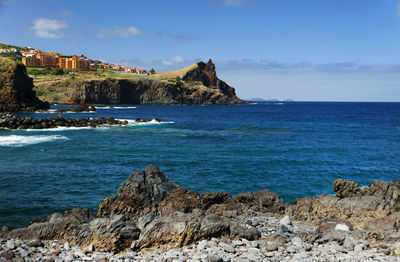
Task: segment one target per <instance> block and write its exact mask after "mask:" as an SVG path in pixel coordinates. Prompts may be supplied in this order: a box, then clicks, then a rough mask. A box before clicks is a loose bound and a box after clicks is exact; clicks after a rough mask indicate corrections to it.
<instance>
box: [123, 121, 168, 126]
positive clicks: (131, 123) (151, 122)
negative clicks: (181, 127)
mask: <svg viewBox="0 0 400 262" xmlns="http://www.w3.org/2000/svg"><path fill="white" fill-rule="evenodd" d="M118 120H119V121H128V125H131V126H132V125H154V124H155V125H159V124H173V123H174V122H173V121H166V122H158V121H157V120H155V119H152V120H151V121H150V122H136V120H132V119H118Z"/></svg>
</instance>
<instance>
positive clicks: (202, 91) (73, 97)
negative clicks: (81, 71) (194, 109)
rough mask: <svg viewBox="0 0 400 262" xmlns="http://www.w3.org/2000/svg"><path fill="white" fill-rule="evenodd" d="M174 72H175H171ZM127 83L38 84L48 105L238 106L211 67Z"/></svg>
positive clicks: (199, 66)
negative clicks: (65, 103)
mask: <svg viewBox="0 0 400 262" xmlns="http://www.w3.org/2000/svg"><path fill="white" fill-rule="evenodd" d="M174 72H175V71H174ZM174 72H166V73H163V74H161V73H160V74H156V75H154V76H134V75H132V76H131V77H130V78H129V79H105V80H86V81H81V80H79V81H78V80H76V81H74V80H71V79H67V80H60V81H50V82H49V81H47V82H45V83H40V84H38V85H37V86H38V88H39V90H40V91H41V94H42V96H41V97H42V99H46V100H47V101H49V102H51V103H63V102H65V101H70V102H72V101H74V102H75V103H86V104H163V105H170V104H171V105H202V104H240V103H246V101H244V100H241V99H239V98H238V97H237V96H236V93H235V89H234V88H232V87H230V86H229V85H228V84H226V83H225V82H223V81H221V80H219V79H218V78H217V76H216V71H215V65H214V64H213V63H212V61H211V60H210V61H209V62H208V63H207V64H205V63H203V62H199V63H196V64H194V65H192V66H190V67H187V68H185V69H182V70H180V71H179V72H181V73H180V74H176V73H174Z"/></svg>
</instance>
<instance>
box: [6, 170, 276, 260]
mask: <svg viewBox="0 0 400 262" xmlns="http://www.w3.org/2000/svg"><path fill="white" fill-rule="evenodd" d="M283 208H284V203H283V201H282V200H281V199H280V198H279V196H278V195H276V194H274V193H271V192H269V191H268V190H263V191H260V192H257V193H254V194H253V193H247V194H242V195H239V196H236V197H231V196H230V195H229V194H227V193H220V192H215V193H206V194H199V193H197V192H193V191H189V190H185V189H183V188H181V187H179V186H178V185H176V184H174V183H172V182H170V181H168V178H167V176H166V175H165V174H164V173H162V172H161V171H160V170H159V169H158V168H157V167H155V166H152V165H150V166H148V167H146V170H144V171H136V172H133V173H132V174H131V175H130V176H129V178H128V179H127V180H126V181H125V182H123V183H122V184H121V186H120V188H119V189H118V191H117V193H116V194H115V195H113V196H110V197H107V198H106V199H104V200H101V202H100V206H99V210H98V212H97V215H96V216H95V215H94V214H92V213H91V212H90V211H89V210H86V209H75V210H72V211H68V212H65V213H64V214H53V215H51V216H49V217H48V218H46V219H43V220H33V221H31V223H30V225H29V226H28V227H26V228H20V229H14V230H11V231H10V232H8V233H7V234H5V233H4V234H5V235H6V236H7V237H12V238H20V239H60V240H63V241H68V242H70V243H73V244H76V245H80V246H87V245H89V244H93V245H94V246H96V250H99V251H113V252H118V251H121V250H124V249H126V248H127V247H132V248H133V249H142V248H146V247H157V246H162V245H168V246H170V247H179V246H183V245H187V244H191V243H194V242H198V241H200V240H202V239H205V238H211V237H221V236H227V237H231V238H246V239H249V240H252V239H257V238H259V237H260V236H261V233H260V232H259V231H257V229H255V228H249V227H247V226H246V225H245V224H244V222H243V221H242V222H241V221H238V220H237V219H236V217H237V216H238V215H239V214H243V213H245V212H249V211H251V212H256V211H262V212H278V213H280V212H282V211H283ZM3 236H4V235H3Z"/></svg>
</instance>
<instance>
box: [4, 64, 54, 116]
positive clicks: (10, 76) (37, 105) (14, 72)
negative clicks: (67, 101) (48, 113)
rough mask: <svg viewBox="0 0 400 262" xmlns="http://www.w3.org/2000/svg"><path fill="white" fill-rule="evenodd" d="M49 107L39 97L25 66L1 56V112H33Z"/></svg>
mask: <svg viewBox="0 0 400 262" xmlns="http://www.w3.org/2000/svg"><path fill="white" fill-rule="evenodd" d="M49 108H50V105H49V103H47V102H43V101H41V100H40V99H38V98H37V96H36V93H35V91H33V81H32V78H30V77H29V76H28V75H27V73H26V68H25V66H24V65H23V64H22V63H20V62H15V61H14V60H12V59H11V58H5V57H0V112H1V111H11V112H33V111H36V110H38V109H49Z"/></svg>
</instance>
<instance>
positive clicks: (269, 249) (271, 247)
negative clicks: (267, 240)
mask: <svg viewBox="0 0 400 262" xmlns="http://www.w3.org/2000/svg"><path fill="white" fill-rule="evenodd" d="M263 249H264V250H265V251H267V252H272V251H276V250H278V245H276V244H270V245H266V246H265V247H263Z"/></svg>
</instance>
